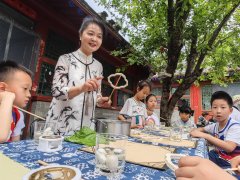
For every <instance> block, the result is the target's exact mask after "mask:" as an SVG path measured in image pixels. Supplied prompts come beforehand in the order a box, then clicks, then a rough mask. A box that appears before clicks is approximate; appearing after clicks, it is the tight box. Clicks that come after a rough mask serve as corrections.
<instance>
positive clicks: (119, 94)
mask: <svg viewBox="0 0 240 180" xmlns="http://www.w3.org/2000/svg"><path fill="white" fill-rule="evenodd" d="M131 96H132V94H129V93H126V92H123V91H121V90H118V91H117V97H118V98H117V106H118V107H119V106H120V107H122V106H123V105H124V103H125V102H126V100H127V99H128V98H130V97H131Z"/></svg>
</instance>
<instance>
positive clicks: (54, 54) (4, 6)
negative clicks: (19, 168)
mask: <svg viewBox="0 0 240 180" xmlns="http://www.w3.org/2000/svg"><path fill="white" fill-rule="evenodd" d="M87 15H91V16H95V17H98V18H101V19H102V20H103V21H105V23H106V26H107V37H106V38H105V39H104V41H103V45H102V47H101V48H100V49H99V50H98V51H97V52H96V53H95V54H94V57H95V58H96V59H97V60H99V61H100V62H101V63H102V65H103V74H104V80H103V85H102V93H103V95H105V96H109V95H110V93H111V91H112V88H111V87H110V86H109V83H108V82H107V77H108V76H109V75H110V74H112V73H115V71H116V68H118V67H121V66H124V65H126V60H124V59H122V58H120V57H114V56H113V55H111V52H112V51H113V50H116V49H119V48H121V47H122V46H125V45H127V44H128V43H127V42H126V40H125V39H124V38H123V37H122V36H121V35H120V34H119V33H118V28H119V27H118V26H115V25H114V24H113V23H114V22H113V21H106V20H104V18H103V16H100V15H99V14H97V13H96V12H95V11H94V10H93V9H92V8H91V7H89V6H88V4H87V3H86V2H85V1H84V0H2V1H1V2H0V61H1V60H13V61H16V62H18V63H20V64H23V65H24V66H26V67H27V68H29V69H31V70H32V71H33V72H34V73H35V76H34V88H33V92H32V100H31V102H30V104H29V107H28V110H29V111H31V112H33V113H36V114H38V115H40V116H43V117H45V116H46V113H47V111H48V107H49V104H50V101H51V99H52V97H51V83H52V78H53V74H54V67H55V65H56V63H57V60H58V57H59V56H60V55H62V54H65V53H69V52H72V51H74V50H76V49H78V48H79V34H78V30H79V27H80V25H81V23H82V20H83V18H84V17H85V16H87ZM124 74H125V75H126V76H127V79H128V82H129V86H128V87H127V88H125V89H121V90H117V91H115V92H114V94H113V96H112V101H113V104H112V107H111V108H108V109H106V108H105V109H104V110H103V109H102V108H101V109H100V108H99V109H97V116H101V117H113V116H115V114H117V112H118V110H119V109H120V107H121V106H122V105H123V103H124V100H125V99H126V98H128V97H130V96H132V95H133V93H134V89H135V86H136V83H137V82H138V81H139V80H140V79H146V78H147V77H148V68H144V67H140V66H131V67H129V68H128V69H127V70H126V72H125V73H124ZM136 75H137V76H136ZM121 83H123V82H121V81H120V84H121ZM26 119H27V121H26V126H27V127H26V128H25V134H26V132H27V130H28V126H29V120H30V117H29V116H27V118H26Z"/></svg>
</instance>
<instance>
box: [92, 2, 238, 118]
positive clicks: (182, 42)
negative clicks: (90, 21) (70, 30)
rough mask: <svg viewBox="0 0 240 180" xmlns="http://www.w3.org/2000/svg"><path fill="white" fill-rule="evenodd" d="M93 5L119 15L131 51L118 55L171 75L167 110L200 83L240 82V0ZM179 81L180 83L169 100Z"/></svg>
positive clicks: (164, 97) (166, 89)
mask: <svg viewBox="0 0 240 180" xmlns="http://www.w3.org/2000/svg"><path fill="white" fill-rule="evenodd" d="M95 1H96V2H99V3H100V4H102V5H105V7H107V8H108V9H110V11H111V10H112V9H114V10H115V11H112V15H115V17H116V19H117V21H118V22H119V23H121V24H122V27H123V32H124V33H125V34H126V36H128V37H129V42H130V45H131V47H132V48H131V49H130V50H129V49H124V50H121V51H119V53H120V54H121V53H122V54H124V56H126V58H127V59H128V62H129V63H130V64H134V63H137V64H139V63H140V64H143V65H150V67H151V68H152V70H153V71H155V72H162V71H165V72H167V73H170V74H171V75H172V76H171V77H164V78H163V80H162V84H163V95H162V99H161V103H163V104H161V109H162V110H163V111H165V110H167V109H169V108H170V109H171V108H173V107H174V106H175V104H176V103H177V101H178V100H179V98H181V97H182V95H184V93H185V92H186V90H187V89H188V88H189V87H190V86H191V85H192V84H193V83H194V82H195V83H196V82H197V81H198V80H211V81H212V82H213V83H219V84H225V83H226V82H232V81H233V80H234V79H235V78H239V76H240V73H239V71H237V70H238V68H239V66H240V58H239V54H240V52H239V51H240V50H239V48H238V47H239V45H240V38H239V37H240V9H239V5H240V0H235V1H232V0H217V1H216V0H211V1H206V0H152V1H147V0H131V1H129V0H98V1H97V0H95ZM115 12H118V13H119V14H120V15H119V14H118V13H115ZM126 51H128V52H127V53H126ZM229 72H232V74H230V75H231V76H229ZM179 75H181V76H180V77H179ZM226 75H227V76H226ZM176 77H177V80H178V81H179V82H181V83H180V85H179V87H178V88H177V90H176V91H175V93H174V94H173V95H172V96H171V97H170V89H171V85H172V83H174V82H176ZM179 78H181V79H179ZM169 106H171V107H169ZM172 106H173V107H172ZM170 111H171V110H170ZM168 115H169V114H168ZM165 117H166V116H165Z"/></svg>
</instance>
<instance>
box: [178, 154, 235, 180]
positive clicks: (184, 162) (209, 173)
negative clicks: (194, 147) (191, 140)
mask: <svg viewBox="0 0 240 180" xmlns="http://www.w3.org/2000/svg"><path fill="white" fill-rule="evenodd" d="M178 166H179V168H178V169H177V170H176V171H175V174H176V178H177V180H178V179H179V180H180V179H188V180H202V179H204V180H212V179H217V180H234V179H235V178H234V177H233V176H231V175H230V174H228V173H226V172H225V171H224V170H222V169H221V168H219V167H218V166H217V165H215V164H214V163H213V162H211V161H210V160H208V159H203V158H200V157H194V156H186V157H182V158H181V159H180V160H179V163H178Z"/></svg>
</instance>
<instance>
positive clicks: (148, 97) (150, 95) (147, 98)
mask: <svg viewBox="0 0 240 180" xmlns="http://www.w3.org/2000/svg"><path fill="white" fill-rule="evenodd" d="M152 96H153V97H155V98H156V99H157V97H156V96H155V95H154V94H149V95H148V96H147V97H146V103H147V102H148V100H149V99H150V97H152Z"/></svg>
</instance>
